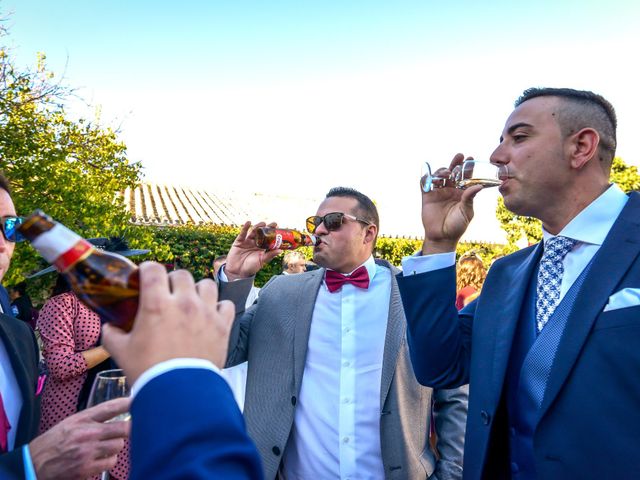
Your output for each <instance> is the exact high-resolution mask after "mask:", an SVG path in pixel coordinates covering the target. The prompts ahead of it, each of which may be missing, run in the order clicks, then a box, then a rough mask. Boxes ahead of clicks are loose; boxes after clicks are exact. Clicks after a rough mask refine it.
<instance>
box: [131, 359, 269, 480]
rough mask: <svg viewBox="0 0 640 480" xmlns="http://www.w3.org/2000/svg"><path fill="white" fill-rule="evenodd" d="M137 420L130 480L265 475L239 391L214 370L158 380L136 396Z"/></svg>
mask: <svg viewBox="0 0 640 480" xmlns="http://www.w3.org/2000/svg"><path fill="white" fill-rule="evenodd" d="M131 419H132V431H131V475H130V480H148V479H150V478H153V479H155V480H161V479H187V478H188V479H193V480H196V479H220V480H223V479H224V480H240V479H262V467H261V465H260V457H259V456H258V452H257V450H256V448H255V446H254V444H253V442H252V441H251V440H250V439H249V436H248V435H247V433H246V430H245V426H244V420H243V418H242V414H241V413H240V410H239V409H238V406H237V404H236V401H235V400H234V398H233V393H231V389H230V388H229V386H228V385H227V383H226V382H225V380H224V379H223V378H222V377H221V376H220V375H218V374H216V373H215V372H213V371H210V370H206V369H202V368H182V369H177V370H171V371H169V372H167V373H164V374H162V375H160V376H158V377H156V378H154V379H153V380H151V381H150V382H149V383H148V384H146V385H145V386H144V387H143V388H142V389H141V390H140V391H139V392H138V394H137V395H136V397H135V399H134V401H133V405H132V407H131Z"/></svg>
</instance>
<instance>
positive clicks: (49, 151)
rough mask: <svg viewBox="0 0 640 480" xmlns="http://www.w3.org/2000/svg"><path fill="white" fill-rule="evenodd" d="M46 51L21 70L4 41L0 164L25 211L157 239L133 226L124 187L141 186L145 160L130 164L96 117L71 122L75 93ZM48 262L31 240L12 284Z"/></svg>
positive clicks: (98, 231) (91, 229)
mask: <svg viewBox="0 0 640 480" xmlns="http://www.w3.org/2000/svg"><path fill="white" fill-rule="evenodd" d="M53 77H54V75H53V73H51V72H49V71H47V69H46V64H45V56H44V55H43V54H40V55H39V56H38V60H37V65H36V68H35V69H34V70H25V71H21V70H19V69H17V68H16V67H15V65H14V63H13V61H12V58H11V56H10V55H9V53H8V50H7V49H6V48H2V47H0V169H2V170H3V171H4V173H5V175H6V176H7V177H8V179H9V180H10V182H11V184H12V188H13V198H14V202H15V204H16V209H17V211H18V212H19V213H20V214H28V213H30V212H32V211H33V210H35V209H36V208H40V209H42V210H44V211H45V212H46V213H48V214H49V215H51V216H52V217H54V218H55V219H56V220H58V221H60V222H62V223H64V224H65V225H67V226H68V227H69V228H71V229H73V230H75V231H77V232H79V233H80V234H81V235H83V236H85V237H97V236H125V237H126V238H127V240H129V241H130V244H131V246H138V247H146V248H149V247H151V248H152V249H153V250H154V253H155V254H156V255H159V256H163V255H164V256H166V255H167V254H168V249H167V248H166V247H165V246H162V245H153V244H152V243H151V242H152V236H151V235H150V234H149V232H148V231H145V230H139V229H134V228H132V226H131V225H130V223H129V215H128V214H127V212H126V209H125V208H124V205H123V204H122V203H121V202H120V201H118V200H117V195H118V192H121V191H123V190H124V189H125V188H127V187H135V185H136V184H137V183H138V181H139V178H140V175H141V166H140V164H139V163H131V162H129V160H128V159H127V156H126V147H125V145H124V143H122V142H121V141H119V140H118V137H117V132H115V131H113V130H112V129H110V128H104V127H102V126H100V125H99V124H98V123H97V122H95V121H88V120H86V119H79V120H72V119H71V118H70V117H69V115H68V114H67V112H66V111H65V107H64V103H65V100H67V99H69V97H70V96H71V95H72V94H73V91H72V90H71V89H69V88H68V87H65V86H63V85H61V84H60V83H57V84H56V83H53V80H52V79H53ZM41 264H42V262H41V260H39V257H38V255H37V254H36V253H35V251H34V250H33V249H32V248H31V247H29V246H28V245H27V244H20V245H18V247H17V248H16V253H15V255H14V260H13V261H12V269H11V270H10V272H9V274H8V276H7V278H6V280H7V283H9V284H11V283H14V282H15V281H18V280H20V279H21V278H22V277H23V276H24V275H25V274H28V273H29V272H30V271H32V270H34V269H35V268H37V267H38V266H39V265H41Z"/></svg>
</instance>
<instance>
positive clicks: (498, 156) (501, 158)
mask: <svg viewBox="0 0 640 480" xmlns="http://www.w3.org/2000/svg"><path fill="white" fill-rule="evenodd" d="M489 161H490V162H491V163H496V164H498V165H504V164H507V163H509V160H508V158H507V156H506V155H505V152H504V149H503V148H502V144H500V145H498V146H497V147H496V149H495V150H494V151H493V153H492V154H491V156H490V157H489Z"/></svg>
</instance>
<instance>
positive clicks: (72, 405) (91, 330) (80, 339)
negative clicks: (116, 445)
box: [37, 292, 129, 480]
mask: <svg viewBox="0 0 640 480" xmlns="http://www.w3.org/2000/svg"><path fill="white" fill-rule="evenodd" d="M37 329H38V331H39V332H40V337H41V338H42V344H43V349H42V356H43V357H44V360H45V362H46V364H47V368H48V370H49V376H48V378H47V382H46V384H45V387H44V391H43V392H42V398H41V408H42V414H41V417H40V433H43V432H46V431H47V430H49V429H50V428H51V427H53V426H54V425H56V424H57V423H59V422H60V421H61V420H63V419H65V418H66V417H68V416H70V415H73V414H74V413H76V411H77V403H78V395H79V394H80V390H81V389H82V385H83V384H84V381H85V379H86V378H87V370H88V367H87V362H86V361H85V359H84V357H83V356H82V352H83V351H85V350H89V349H90V348H93V347H95V346H97V343H98V338H99V336H100V317H99V316H98V315H97V314H96V313H94V312H93V311H91V310H89V309H88V308H87V307H85V306H84V305H83V304H82V303H81V302H80V301H79V300H78V297H76V296H75V294H73V293H71V292H69V293H63V294H60V295H56V296H55V297H52V298H50V299H49V300H47V302H46V303H45V304H44V306H43V307H42V310H41V311H40V316H39V317H38V324H37ZM110 473H111V477H112V478H116V479H119V480H125V479H127V478H128V477H129V448H128V444H127V445H126V446H125V449H124V450H123V451H122V452H121V453H120V455H119V457H118V464H117V465H116V466H115V468H114V469H113V470H111V472H110Z"/></svg>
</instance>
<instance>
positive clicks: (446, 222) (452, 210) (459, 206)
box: [422, 153, 482, 255]
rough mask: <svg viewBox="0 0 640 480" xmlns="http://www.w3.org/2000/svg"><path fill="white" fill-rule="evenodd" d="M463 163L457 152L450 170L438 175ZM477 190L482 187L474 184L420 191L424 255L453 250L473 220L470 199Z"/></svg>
mask: <svg viewBox="0 0 640 480" xmlns="http://www.w3.org/2000/svg"><path fill="white" fill-rule="evenodd" d="M463 161H464V155H462V154H461V153H458V154H457V155H456V156H455V157H453V160H452V161H451V165H450V166H449V169H448V170H445V171H443V172H439V173H443V174H445V175H448V174H449V173H450V172H451V170H453V168H454V167H455V166H456V165H461V164H462V162H463ZM480 190H482V186H480V185H476V186H473V187H469V188H467V189H465V190H460V189H457V188H455V187H449V186H448V187H445V188H436V189H434V190H432V191H431V192H427V193H424V192H422V225H423V226H424V243H423V245H422V253H423V254H425V255H427V254H433V253H444V252H452V251H455V249H456V244H457V243H458V240H460V237H462V234H463V233H464V232H465V231H466V229H467V227H468V226H469V223H470V222H471V219H472V218H473V198H474V197H475V196H476V194H477V193H478V192H479V191H480Z"/></svg>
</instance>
